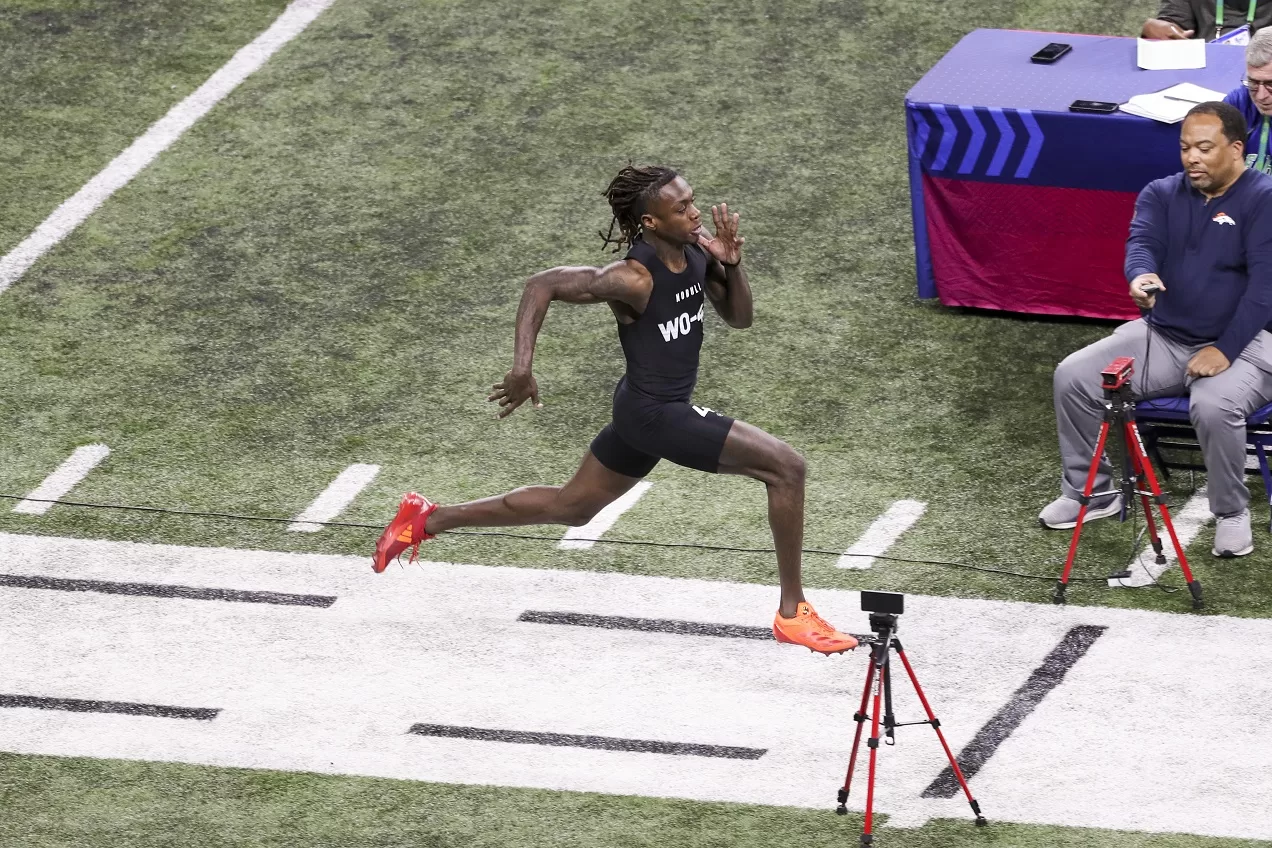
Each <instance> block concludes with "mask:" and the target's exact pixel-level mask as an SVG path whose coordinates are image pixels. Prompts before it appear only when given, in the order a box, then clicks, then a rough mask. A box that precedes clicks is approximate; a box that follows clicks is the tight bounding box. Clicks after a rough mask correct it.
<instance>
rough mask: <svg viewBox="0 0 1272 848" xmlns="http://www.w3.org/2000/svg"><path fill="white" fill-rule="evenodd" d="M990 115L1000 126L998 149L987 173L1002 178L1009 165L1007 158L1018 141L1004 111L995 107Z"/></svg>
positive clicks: (995, 150) (990, 111)
mask: <svg viewBox="0 0 1272 848" xmlns="http://www.w3.org/2000/svg"><path fill="white" fill-rule="evenodd" d="M989 114H990V116H991V117H993V119H994V123H995V124H997V125H998V147H996V148H995V149H994V158H993V160H992V161H991V162H990V163H989V170H988V171H986V172H985V173H986V176H990V177H1000V176H1002V173H1003V168H1004V167H1005V166H1006V165H1007V157H1008V156H1009V155H1011V146H1012V144H1013V143H1014V142H1015V141H1016V132H1015V130H1013V129H1012V128H1011V123H1010V122H1009V121H1008V120H1007V116H1006V115H1005V114H1003V110H1002V109H999V108H997V107H993V108H991V109H990V110H989Z"/></svg>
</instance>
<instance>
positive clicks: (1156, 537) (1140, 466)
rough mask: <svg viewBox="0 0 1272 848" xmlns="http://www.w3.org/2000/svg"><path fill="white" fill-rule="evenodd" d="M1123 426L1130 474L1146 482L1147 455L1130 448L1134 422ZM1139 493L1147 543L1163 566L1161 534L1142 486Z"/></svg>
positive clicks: (1134, 431)
mask: <svg viewBox="0 0 1272 848" xmlns="http://www.w3.org/2000/svg"><path fill="white" fill-rule="evenodd" d="M1125 426H1126V446H1127V453H1128V454H1129V455H1130V462H1131V473H1132V474H1133V475H1134V476H1135V479H1136V480H1138V481H1141V482H1142V481H1146V480H1147V479H1148V474H1147V473H1146V471H1147V468H1148V465H1149V459H1148V454H1147V453H1144V454H1141V453H1140V452H1139V451H1137V450H1135V449H1134V448H1132V447H1131V446H1132V445H1133V444H1135V440H1136V433H1137V429H1136V427H1135V422H1134V421H1127V422H1126V425H1125ZM1139 492H1140V503H1141V504H1142V505H1143V507H1144V525H1145V526H1146V527H1147V528H1148V538H1149V542H1150V543H1151V544H1152V546H1153V553H1154V554H1155V555H1156V556H1155V561H1156V562H1157V564H1158V565H1165V564H1166V554H1164V553H1163V552H1162V537H1161V534H1160V533H1158V532H1157V522H1156V521H1155V520H1153V507H1152V501H1150V500H1149V498H1148V491H1147V490H1146V489H1144V488H1143V487H1142V486H1141V487H1140V488H1139ZM1127 576H1128V577H1129V576H1130V575H1129V574H1128V575H1127Z"/></svg>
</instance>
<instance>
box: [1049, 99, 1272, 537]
mask: <svg viewBox="0 0 1272 848" xmlns="http://www.w3.org/2000/svg"><path fill="white" fill-rule="evenodd" d="M1245 138H1246V125H1245V120H1244V119H1243V118H1242V117H1241V113H1240V112H1238V111H1237V110H1236V109H1235V108H1233V107H1232V106H1230V105H1229V104H1227V103H1202V104H1200V105H1198V106H1196V107H1194V108H1193V109H1192V111H1190V112H1189V113H1188V117H1186V118H1185V119H1184V123H1183V126H1182V129H1181V131H1180V137H1179V149H1180V156H1181V158H1182V160H1183V164H1184V171H1183V173H1179V174H1175V175H1174V176H1171V177H1164V178H1162V179H1160V180H1154V181H1153V182H1151V183H1149V184H1148V185H1147V186H1146V187H1145V188H1144V190H1143V191H1141V192H1140V195H1139V198H1138V199H1137V200H1136V201H1135V217H1134V218H1133V219H1132V221H1131V234H1130V238H1128V239H1127V243H1126V278H1127V279H1128V280H1130V288H1131V291H1130V293H1131V298H1132V299H1134V301H1135V303H1136V304H1137V305H1138V306H1139V307H1140V309H1141V310H1143V311H1144V317H1142V318H1139V319H1137V320H1135V321H1131V322H1129V323H1126V324H1123V325H1122V326H1120V327H1118V328H1117V329H1116V330H1114V331H1113V335H1112V336H1110V337H1108V338H1106V339H1104V340H1102V341H1098V342H1096V343H1095V344H1093V345H1090V346H1088V347H1085V348H1083V349H1082V350H1080V351H1078V352H1077V353H1074V354H1072V355H1070V356H1069V357H1068V358H1066V359H1065V360H1064V361H1063V362H1061V363H1060V365H1059V366H1058V367H1057V368H1056V374H1055V405H1056V421H1057V426H1058V429H1059V434H1060V456H1061V460H1062V461H1063V464H1064V473H1063V476H1062V478H1061V483H1060V486H1061V491H1062V492H1063V494H1062V495H1061V497H1059V498H1057V499H1056V500H1054V501H1052V502H1051V503H1050V504H1048V505H1047V507H1046V508H1045V509H1043V511H1042V514H1041V515H1039V516H1038V519H1039V521H1041V522H1042V524H1043V526H1045V527H1050V528H1052V529H1057V530H1059V529H1065V528H1070V527H1073V526H1074V525H1075V524H1076V522H1077V516H1078V508H1079V506H1080V505H1079V503H1078V501H1077V497H1078V496H1079V495H1080V494H1081V492H1082V487H1083V485H1084V483H1085V482H1086V474H1087V470H1088V469H1089V468H1090V465H1091V456H1092V455H1093V454H1094V452H1095V444H1096V437H1097V436H1098V434H1099V430H1100V422H1101V420H1102V417H1103V412H1104V408H1103V404H1102V399H1103V393H1102V391H1101V389H1100V371H1101V369H1103V368H1104V366H1106V365H1108V364H1109V362H1111V361H1112V360H1114V359H1116V358H1117V357H1119V356H1133V357H1135V369H1136V373H1135V376H1134V378H1133V380H1134V382H1133V384H1132V388H1133V389H1134V391H1135V394H1136V396H1137V397H1141V398H1144V397H1156V396H1163V395H1180V394H1184V393H1185V392H1187V393H1188V395H1189V397H1190V408H1191V414H1192V423H1193V426H1194V428H1195V429H1196V431H1197V437H1198V440H1199V441H1200V443H1201V450H1202V456H1203V458H1204V460H1205V463H1206V472H1207V492H1208V494H1209V497H1210V511H1211V512H1212V513H1214V514H1215V516H1216V518H1217V519H1218V526H1217V527H1216V530H1215V544H1214V548H1213V552H1214V554H1215V556H1223V557H1231V556H1244V555H1245V554H1248V553H1250V552H1251V551H1252V550H1254V540H1253V536H1252V535H1251V533H1250V509H1249V501H1250V493H1249V490H1248V489H1246V485H1245V459H1246V453H1245V445H1246V436H1245V417H1246V416H1247V415H1249V414H1250V413H1251V412H1252V411H1254V410H1255V409H1257V408H1259V407H1260V406H1262V405H1264V404H1266V403H1268V402H1269V401H1270V400H1272V333H1268V332H1267V330H1265V329H1264V327H1265V325H1266V324H1267V323H1268V322H1269V320H1272V177H1269V176H1267V175H1266V174H1262V173H1259V172H1257V171H1254V170H1246V167H1245ZM1150 286H1156V287H1157V291H1155V292H1154V291H1151V290H1149V289H1148V287H1150ZM1110 472H1111V469H1110V467H1109V463H1108V460H1107V458H1104V459H1103V461H1102V464H1101V467H1100V471H1099V476H1098V478H1097V479H1096V484H1095V489H1094V491H1096V492H1107V491H1108V490H1109V488H1110V479H1111V473H1110ZM1120 509H1121V496H1120V495H1118V494H1113V495H1107V496H1105V497H1104V498H1102V499H1093V500H1092V502H1091V509H1090V511H1089V512H1087V516H1086V517H1087V518H1088V519H1091V518H1103V517H1105V516H1109V515H1116V514H1117V513H1118V512H1119V511H1120Z"/></svg>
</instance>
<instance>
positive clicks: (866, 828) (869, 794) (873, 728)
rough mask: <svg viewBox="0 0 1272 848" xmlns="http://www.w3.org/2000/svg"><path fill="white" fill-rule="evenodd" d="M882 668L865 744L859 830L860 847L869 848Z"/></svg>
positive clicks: (881, 695)
mask: <svg viewBox="0 0 1272 848" xmlns="http://www.w3.org/2000/svg"><path fill="white" fill-rule="evenodd" d="M883 674H884V670H883V668H880V669H879V675H878V677H876V679H875V693H874V709H872V710H871V717H870V740H869V741H868V742H867V743H866V744H867V745H869V746H870V771H869V776H868V777H867V778H866V823H865V824H864V825H863V826H862V830H861V846H862V848H869V846H870V843H872V842H874V788H875V762H876V760H877V759H878V755H879V707H880V701H882V700H883Z"/></svg>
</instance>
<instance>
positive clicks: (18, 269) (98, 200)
mask: <svg viewBox="0 0 1272 848" xmlns="http://www.w3.org/2000/svg"><path fill="white" fill-rule="evenodd" d="M332 2H334V0H293V2H292V3H291V4H290V5H289V6H288V7H287V8H286V9H285V10H283V13H282V14H281V15H279V16H278V18H276V19H275V20H274V23H273V24H271V25H270V27H269V29H267V30H265V31H264V32H263V33H261V34H260V35H258V36H257V37H256V39H255V40H254V41H252V42H251V43H250V44H248V45H247V46H246V47H243V48H242V49H241V50H239V51H238V52H237V53H235V54H234V56H233V57H232V58H231V59H230V61H228V62H226V63H225V65H223V66H222V67H221V68H220V70H218V71H217V72H216V73H214V74H213V75H212V76H211V77H209V78H208V80H207V82H205V83H203V85H201V86H199V88H198V89H196V90H195V92H194V93H193V94H191V95H190V96H189V97H187V98H186V99H185V100H182V101H181V102H180V103H178V104H177V105H176V106H173V107H172V109H170V110H169V111H168V114H166V115H164V116H163V117H162V118H160V119H159V120H158V121H157V122H155V124H154V125H152V126H151V127H150V129H148V130H146V132H145V133H144V134H142V135H141V136H140V137H139V138H138V139H137V140H136V141H134V142H133V143H132V144H131V145H129V146H128V148H127V149H126V150H124V152H123V153H120V154H119V155H118V156H116V157H115V158H114V159H113V160H112V161H111V163H110V164H109V165H107V166H106V168H105V169H104V170H102V171H101V173H99V174H98V175H97V176H95V177H93V178H92V179H91V180H89V181H88V182H87V183H85V184H84V187H83V188H81V189H80V190H79V191H77V192H76V193H75V194H74V195H72V196H71V197H70V198H69V199H68V200H66V201H65V202H64V203H63V204H62V205H61V206H59V207H58V208H57V209H55V210H54V211H53V214H51V215H49V217H48V218H46V219H45V220H44V223H42V224H40V225H39V226H38V227H36V228H35V231H34V232H32V233H31V235H29V236H27V237H26V238H25V239H23V240H22V242H21V243H20V244H18V246H17V247H15V248H13V250H11V251H9V253H8V254H7V255H5V256H4V257H3V258H0V292H3V291H4V290H5V289H7V288H8V287H9V286H11V285H13V284H14V283H15V282H17V280H18V279H19V278H21V277H22V275H23V274H25V273H26V271H27V269H28V268H30V267H31V266H32V265H33V264H34V263H35V261H36V260H37V259H39V258H40V257H41V256H43V255H44V254H45V252H47V251H48V250H49V249H50V248H52V247H53V246H54V245H56V244H57V243H58V242H60V241H61V240H62V239H64V238H65V237H66V236H67V235H68V234H69V233H71V232H72V231H73V230H74V229H75V228H76V227H78V226H79V225H80V224H82V223H83V222H84V219H86V218H87V217H88V216H89V215H91V214H92V213H93V210H95V209H96V208H97V207H98V206H100V205H101V204H102V203H103V202H105V200H106V199H107V198H108V197H110V196H111V195H112V194H114V193H115V192H116V191H118V190H119V189H120V188H123V187H124V186H125V185H127V184H128V182H129V181H130V180H132V178H133V177H135V176H137V174H139V173H140V172H141V171H142V169H144V168H145V167H146V166H147V165H149V164H150V163H151V162H152V161H153V160H154V158H155V157H156V156H158V155H159V154H160V153H162V152H163V151H164V150H166V149H167V148H168V146H169V145H171V144H172V143H173V142H174V141H176V140H177V139H178V138H180V137H181V134H182V133H184V132H185V131H186V130H187V129H189V128H190V127H191V125H193V124H194V122H195V121H197V120H199V118H201V117H203V116H204V115H205V114H207V112H208V110H209V109H211V108H212V107H213V106H215V105H216V104H217V103H218V102H219V101H220V100H221V99H222V98H224V97H225V96H226V95H227V94H229V93H230V92H231V91H233V90H234V89H235V88H236V87H237V86H238V84H239V83H241V82H242V81H243V80H245V79H247V78H248V77H249V76H250V75H251V74H252V73H253V72H254V71H256V70H257V69H258V68H260V67H261V65H263V64H265V62H266V60H268V59H269V57H270V56H273V55H274V53H276V52H277V51H278V49H279V48H280V47H282V46H283V45H284V44H286V43H287V42H289V41H291V40H292V39H293V38H295V37H296V36H297V35H298V34H300V33H301V32H302V31H303V30H304V29H305V27H307V26H309V24H310V23H312V22H313V20H314V19H315V18H317V17H318V15H320V14H321V13H322V12H323V10H324V9H326V8H327V7H328V6H330V5H331V4H332Z"/></svg>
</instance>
